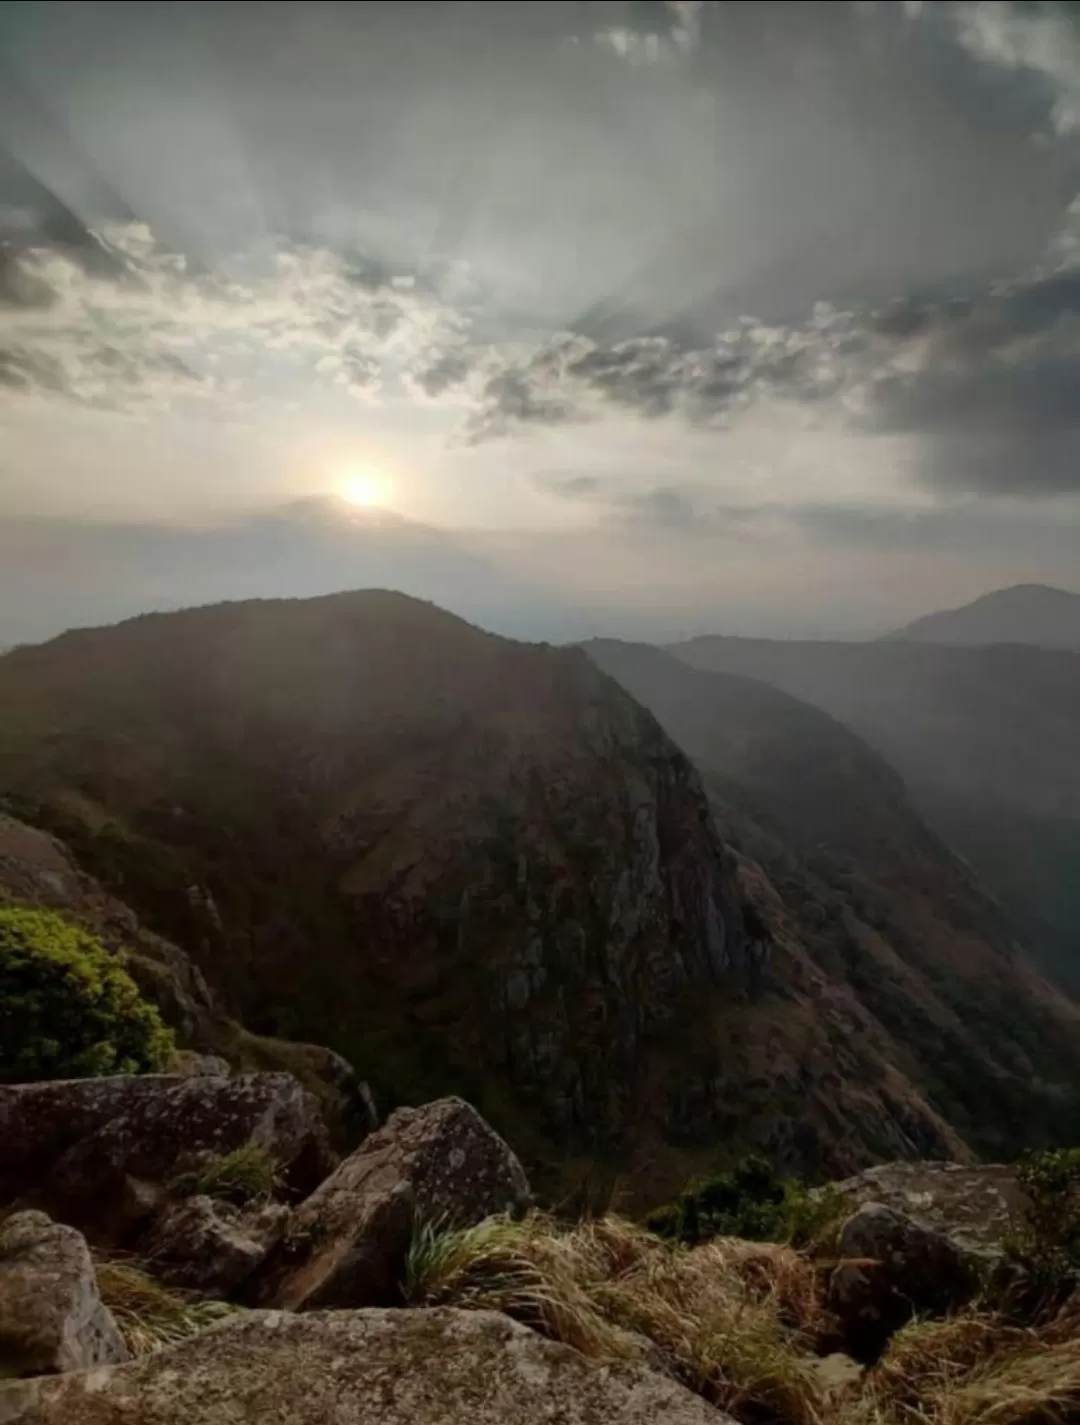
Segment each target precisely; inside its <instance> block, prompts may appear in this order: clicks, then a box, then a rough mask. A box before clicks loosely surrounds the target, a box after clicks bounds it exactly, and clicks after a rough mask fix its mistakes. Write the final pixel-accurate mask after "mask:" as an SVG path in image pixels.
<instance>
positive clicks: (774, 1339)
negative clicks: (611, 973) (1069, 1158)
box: [405, 1214, 1080, 1425]
mask: <svg viewBox="0 0 1080 1425" xmlns="http://www.w3.org/2000/svg"><path fill="white" fill-rule="evenodd" d="M821 1285H822V1271H821V1269H820V1264H816V1263H815V1262H814V1261H812V1260H811V1259H810V1257H809V1256H808V1255H806V1254H805V1253H802V1252H798V1251H795V1250H794V1249H792V1248H790V1247H784V1246H775V1245H770V1244H767V1243H755V1242H746V1241H741V1240H737V1239H731V1238H718V1239H716V1240H714V1241H712V1242H707V1243H705V1244H703V1245H701V1246H687V1245H681V1244H671V1243H668V1242H665V1241H662V1240H661V1239H660V1238H658V1237H655V1236H653V1235H652V1234H650V1233H649V1232H648V1231H647V1230H645V1229H644V1228H642V1227H639V1226H636V1225H634V1224H632V1223H629V1222H625V1221H622V1220H620V1219H618V1218H604V1219H600V1220H598V1221H592V1222H585V1223H581V1224H579V1225H577V1226H565V1227H564V1226H561V1225H559V1224H558V1223H556V1222H555V1221H553V1220H552V1219H551V1218H548V1217H545V1216H543V1215H541V1214H532V1215H531V1216H529V1217H527V1218H526V1219H525V1220H524V1221H521V1222H512V1221H510V1220H508V1219H506V1218H491V1219H489V1220H488V1221H486V1222H483V1223H481V1224H480V1225H479V1226H477V1227H471V1228H468V1229H465V1230H463V1231H453V1232H439V1231H437V1230H433V1229H432V1228H430V1227H426V1228H423V1229H421V1230H420V1231H419V1232H418V1233H417V1234H416V1236H415V1238H414V1241H413V1244H412V1249H411V1251H410V1254H409V1259H408V1264H407V1272H406V1281H405V1294H406V1297H407V1299H408V1301H409V1302H410V1303H411V1304H413V1305H417V1306H435V1305H452V1306H460V1307H465V1308H471V1309H475V1310H482V1309H490V1310H496V1311H504V1312H506V1313H507V1314H508V1315H510V1316H513V1317H515V1318H516V1319H517V1320H519V1321H523V1322H524V1323H525V1324H527V1325H529V1326H531V1327H533V1328H534V1329H535V1330H538V1331H540V1332H542V1333H543V1334H544V1335H546V1336H549V1337H551V1338H553V1339H555V1340H559V1341H562V1342H565V1343H566V1344H567V1345H570V1346H573V1347H575V1348H576V1349H577V1350H579V1351H582V1352H583V1353H584V1354H586V1355H589V1356H593V1357H597V1358H601V1359H609V1360H611V1359H615V1360H629V1361H641V1362H644V1363H646V1364H648V1365H650V1366H651V1367H652V1368H653V1369H659V1370H663V1371H665V1372H666V1373H668V1374H669V1375H671V1376H673V1377H674V1378H675V1379H677V1380H679V1381H681V1382H682V1383H683V1384H684V1385H687V1386H689V1387H690V1388H691V1389H693V1390H696V1391H697V1392H698V1393H700V1394H701V1395H703V1396H704V1397H705V1398H706V1399H707V1400H709V1401H711V1402H712V1403H713V1404H715V1405H716V1406H718V1407H719V1408H720V1409H721V1410H725V1411H727V1412H728V1413H729V1414H730V1415H731V1416H732V1417H734V1419H735V1420H736V1421H738V1422H740V1425H1068V1422H1072V1421H1080V1305H1078V1306H1077V1307H1076V1308H1074V1310H1073V1314H1072V1316H1071V1318H1070V1317H1069V1316H1067V1315H1065V1314H1064V1313H1063V1314H1060V1315H1059V1316H1057V1317H1056V1318H1054V1319H1051V1320H1048V1321H1043V1322H1042V1323H1041V1324H1039V1325H1038V1326H1037V1327H1031V1326H1028V1327H1023V1326H1019V1325H1016V1324H1015V1323H1014V1322H1012V1321H1011V1320H1009V1319H1006V1318H1005V1317H1004V1316H1001V1315H998V1314H995V1313H993V1312H990V1311H987V1310H983V1309H977V1308H971V1309H969V1310H967V1311H965V1312H962V1313H959V1314H957V1315H956V1316H953V1317H951V1318H949V1319H946V1320H939V1321H916V1322H913V1323H912V1324H911V1325H909V1326H907V1327H905V1328H904V1329H903V1330H901V1331H899V1332H897V1334H896V1335H895V1336H894V1337H893V1339H892V1341H891V1342H890V1343H889V1346H888V1348H887V1350H886V1352H885V1354H884V1355H883V1357H882V1359H881V1360H880V1361H879V1362H878V1363H877V1365H875V1366H874V1367H872V1368H870V1369H869V1370H866V1371H863V1372H858V1373H857V1372H855V1371H854V1370H852V1371H850V1372H846V1373H840V1374H839V1375H836V1374H834V1375H832V1377H831V1378H830V1374H829V1372H828V1371H827V1370H825V1369H823V1368H822V1365H821V1362H820V1361H819V1360H818V1359H817V1357H816V1355H815V1351H816V1349H823V1348H824V1345H825V1343H826V1342H827V1340H828V1339H829V1331H830V1323H829V1321H828V1318H827V1316H826V1313H825V1311H824V1309H823V1306H822V1300H821Z"/></svg>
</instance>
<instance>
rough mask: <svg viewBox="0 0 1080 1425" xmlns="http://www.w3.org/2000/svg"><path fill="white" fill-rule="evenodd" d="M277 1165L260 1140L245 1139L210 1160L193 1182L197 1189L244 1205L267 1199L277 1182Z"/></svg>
mask: <svg viewBox="0 0 1080 1425" xmlns="http://www.w3.org/2000/svg"><path fill="white" fill-rule="evenodd" d="M277 1177H278V1174H277V1165H276V1164H275V1162H274V1160H273V1158H272V1157H271V1156H270V1154H269V1153H268V1152H267V1151H266V1149H265V1148H263V1147H262V1146H261V1145H260V1144H258V1143H244V1144H243V1145H242V1146H241V1147H239V1148H234V1149H233V1151H232V1152H231V1153H225V1154H223V1155H222V1156H221V1157H220V1158H215V1159H214V1161H213V1162H212V1163H209V1164H207V1166H206V1167H205V1168H203V1169H202V1171H201V1172H199V1173H197V1174H196V1175H195V1177H194V1180H193V1182H192V1187H193V1190H194V1192H195V1193H205V1194H206V1196H207V1197H216V1198H220V1199H221V1200H222V1201H224V1202H231V1203H234V1204H235V1205H236V1206H237V1207H244V1206H246V1205H247V1204H248V1203H249V1202H266V1201H268V1200H269V1199H270V1198H271V1197H273V1195H274V1189H275V1187H276V1186H277Z"/></svg>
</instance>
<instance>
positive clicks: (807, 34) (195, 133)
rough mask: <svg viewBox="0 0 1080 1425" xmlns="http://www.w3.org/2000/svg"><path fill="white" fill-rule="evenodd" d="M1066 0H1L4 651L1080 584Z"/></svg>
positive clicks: (783, 628)
mask: <svg viewBox="0 0 1080 1425" xmlns="http://www.w3.org/2000/svg"><path fill="white" fill-rule="evenodd" d="M1076 9H1077V7H1075V6H1072V5H1065V4H1057V5H1055V4H1024V5H1010V4H1002V3H964V4H956V5H952V4H914V3H907V4H902V3H853V4H846V3H834V0H830V3H813V0H798V3H791V4H788V3H763V0H752V3H748V4H741V3H727V4H713V3H701V4H694V3H678V4H676V3H669V4H665V3H662V0H649V2H648V3H623V0H611V3H608V0H587V3H561V0H536V3H530V0H512V3H507V4H502V3H497V0H475V3H452V0H440V3H421V2H420V0H391V3H387V4H378V3H366V4H331V3H320V0H303V3H292V0H280V3H260V0H238V3H228V0H225V2H224V3H207V4H204V3H184V0H172V3H164V0H162V3H153V0H118V3H98V0H75V3H70V4H69V3H40V0H39V2H38V3H17V2H15V0H8V3H7V4H5V5H3V6H0V646H2V645H5V644H10V643H12V642H15V641H20V640H23V639H36V638H41V637H46V636H49V635H51V634H53V633H55V632H58V631H59V630H61V629H62V628H65V627H68V626H71V625H77V624H84V623H88V622H97V621H102V620H106V619H112V618H115V617H121V616H124V615H126V614H130V613H134V612H138V611H140V610H142V609H146V608H151V607H154V608H167V607H176V606H178V605H183V604H189V603H195V602H206V601H210V600H214V599H218V598H226V597H245V596H252V595H272V594H309V593H318V592H325V591H329V590H331V589H338V588H349V587H370V586H376V585H377V586H390V587H397V588H402V589H405V590H406V591H407V592H411V593H416V594H419V595H422V596H423V597H427V598H433V599H435V600H437V601H438V602H440V603H442V604H443V605H445V606H447V607H449V608H452V609H454V610H456V611H457V612H460V613H462V614H464V615H466V616H467V617H470V618H472V619H475V620H477V621H479V622H481V623H483V624H485V625H486V626H488V627H491V628H495V629H497V630H499V631H503V632H508V633H512V634H516V635H519V636H525V637H541V638H545V637H546V638H551V639H563V638H572V637H580V636H584V635H587V634H591V633H602V634H618V635H623V636H631V637H641V638H652V637H656V638H668V637H674V636H679V635H683V634H691V633H698V632H727V633H745V634H763V635H768V636H779V637H806V636H839V637H854V636H867V635H872V634H876V633H878V632H880V631H883V630H885V629H887V628H889V627H890V626H892V625H896V624H899V623H902V622H906V621H907V620H908V619H910V618H912V617H914V616H916V615H918V614H921V613H924V612H927V611H929V610H932V609H934V608H938V607H942V606H947V605H952V604H957V603H960V602H964V601H966V600H967V599H969V598H973V597H975V596H976V595H978V594H980V593H983V592H985V591H986V590H988V589H991V588H994V587H998V586H1002V585H1006V584H1012V583H1020V582H1044V583H1053V584H1060V585H1064V586H1065V587H1068V588H1074V589H1075V588H1077V587H1080V553H1078V550H1080V459H1078V454H1080V19H1078V18H1077V17H1076V16H1075V15H1074V13H1073V12H1074V11H1075V10H1076Z"/></svg>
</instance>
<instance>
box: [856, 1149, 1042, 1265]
mask: <svg viewBox="0 0 1080 1425" xmlns="http://www.w3.org/2000/svg"><path fill="white" fill-rule="evenodd" d="M833 1190H834V1191H835V1192H838V1193H840V1194H842V1195H843V1196H844V1197H845V1198H846V1199H847V1200H848V1201H849V1202H850V1203H851V1205H852V1207H861V1206H862V1205H863V1204H864V1203H868V1202H878V1203H882V1204H884V1206H886V1207H891V1208H893V1209H894V1210H895V1211H897V1212H901V1213H903V1214H904V1216H905V1217H910V1218H911V1219H912V1220H913V1221H915V1222H918V1223H919V1224H920V1225H921V1226H923V1227H927V1228H930V1229H931V1230H933V1231H935V1232H944V1233H946V1234H947V1235H948V1236H949V1237H951V1238H952V1239H953V1241H954V1242H955V1243H956V1244H957V1246H959V1247H962V1248H965V1249H967V1250H969V1251H972V1252H976V1253H980V1254H983V1255H985V1256H986V1258H987V1259H988V1260H991V1259H993V1258H996V1257H998V1256H1000V1253H1001V1244H1002V1241H1003V1240H1004V1238H1005V1237H1006V1236H1007V1235H1008V1233H1009V1231H1010V1229H1011V1228H1012V1227H1013V1226H1014V1225H1015V1222H1016V1219H1017V1217H1018V1215H1019V1214H1020V1213H1021V1211H1022V1210H1023V1207H1024V1201H1025V1199H1024V1194H1023V1191H1022V1190H1021V1188H1020V1184H1019V1183H1018V1182H1017V1179H1016V1173H1015V1172H1014V1170H1013V1169H1012V1168H1009V1167H1005V1166H1003V1165H1001V1164H998V1163H987V1164H981V1165H979V1166H975V1167H968V1166H967V1165H964V1164H960V1163H933V1162H922V1163H883V1164H880V1165H879V1166H878V1167H874V1168H867V1170H866V1171H865V1172H862V1173H857V1174H856V1175H855V1176H854V1177H851V1178H847V1179H845V1180H844V1181H843V1182H839V1183H834V1184H833Z"/></svg>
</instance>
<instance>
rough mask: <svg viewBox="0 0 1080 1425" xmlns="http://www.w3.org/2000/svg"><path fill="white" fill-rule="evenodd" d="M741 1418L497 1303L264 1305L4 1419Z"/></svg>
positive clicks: (4, 1423) (15, 1392)
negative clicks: (590, 1353)
mask: <svg viewBox="0 0 1080 1425" xmlns="http://www.w3.org/2000/svg"><path fill="white" fill-rule="evenodd" d="M121 1420H124V1421H128V1420H130V1421H132V1422H134V1421H136V1420H137V1421H138V1422H139V1425H222V1422H223V1421H225V1420H235V1421H241V1420H250V1421H256V1420H258V1421H266V1422H269V1421H271V1420H281V1421H286V1420H287V1421H288V1422H289V1425H373V1422H375V1421H378V1422H379V1425H508V1423H509V1422H511V1421H512V1422H513V1425H552V1422H554V1421H559V1422H561V1425H660V1422H663V1425H725V1422H727V1425H730V1421H729V1419H728V1417H727V1416H725V1415H722V1414H721V1413H720V1412H719V1411H717V1410H714V1409H713V1408H712V1407H711V1406H710V1405H707V1404H706V1403H705V1402H704V1401H703V1400H702V1399H700V1398H699V1397H698V1396H695V1395H692V1394H691V1393H690V1392H689V1391H688V1390H686V1389H684V1388H683V1387H682V1386H679V1385H676V1384H675V1383H674V1382H672V1381H670V1380H668V1379H665V1378H664V1377H663V1376H660V1375H653V1374H652V1373H651V1372H649V1371H647V1370H645V1369H643V1368H641V1367H639V1366H623V1365H610V1364H607V1365H601V1364H600V1363H599V1362H596V1361H591V1360H588V1359H587V1358H586V1357H585V1356H582V1355H579V1354H578V1353H577V1352H576V1351H573V1350H570V1349H569V1348H568V1347H565V1346H561V1345H556V1344H554V1343H553V1342H550V1341H545V1340H544V1339H543V1338H542V1337H540V1336H538V1335H536V1334H535V1333H534V1332H532V1331H529V1330H528V1329H526V1328H525V1327H522V1326H518V1325H516V1324H515V1323H514V1322H512V1321H510V1320H508V1319H507V1318H506V1317H504V1316H499V1315H497V1314H495V1313H493V1312H469V1311H455V1310H450V1309H444V1310H437V1311H355V1312H353V1311H341V1312H319V1313H309V1314H306V1315H303V1316H292V1315H288V1314H284V1313H280V1312H253V1313H251V1314H250V1315H247V1316H243V1317H241V1318H239V1319H234V1320H231V1321H228V1322H226V1323H223V1324H222V1325H220V1326H216V1327H213V1328H212V1329H211V1330H209V1331H204V1332H203V1333H202V1334H201V1335H199V1336H197V1337H195V1338H194V1339H192V1340H190V1341H187V1342H185V1343H184V1344H183V1345H180V1346H176V1347H173V1348H171V1349H170V1350H167V1351H162V1352H160V1353H158V1354H157V1355H155V1356H150V1357H146V1358H144V1359H142V1360H139V1361H136V1362H133V1363H132V1364H131V1365H127V1366H121V1367H119V1368H116V1369H114V1370H108V1371H100V1370H99V1371H92V1372H88V1373H84V1374H80V1375H73V1376H66V1377H63V1378H61V1379H58V1380H44V1381H28V1382H9V1383H7V1384H4V1383H0V1425H74V1422H75V1421H78V1422H79V1425H118V1422H119V1421H121Z"/></svg>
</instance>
